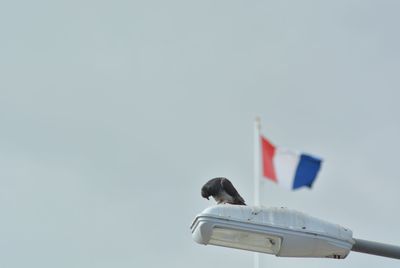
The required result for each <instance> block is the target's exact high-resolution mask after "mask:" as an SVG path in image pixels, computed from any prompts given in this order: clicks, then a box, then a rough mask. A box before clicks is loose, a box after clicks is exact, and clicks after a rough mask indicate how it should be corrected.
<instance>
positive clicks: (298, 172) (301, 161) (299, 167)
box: [260, 136, 322, 190]
mask: <svg viewBox="0 0 400 268" xmlns="http://www.w3.org/2000/svg"><path fill="white" fill-rule="evenodd" d="M260 138H261V155H262V157H261V160H262V174H263V176H264V177H266V178H267V179H270V180H272V181H274V182H276V183H278V184H279V185H281V186H284V187H286V188H289V189H292V190H294V189H297V188H300V187H303V186H305V187H309V188H311V186H312V184H313V182H314V181H315V178H316V177H317V174H318V171H319V170H320V168H321V163H322V160H321V159H319V158H317V157H314V156H311V155H309V154H302V153H297V152H294V151H290V150H287V149H284V148H280V147H276V146H274V145H273V144H272V143H271V142H269V141H268V140H267V139H266V138H265V137H263V136H260Z"/></svg>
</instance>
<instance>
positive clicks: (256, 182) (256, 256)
mask: <svg viewBox="0 0 400 268" xmlns="http://www.w3.org/2000/svg"><path fill="white" fill-rule="evenodd" d="M260 128H261V123H260V118H259V117H258V116H257V117H256V119H255V120H254V205H255V206H259V205H260ZM259 267H260V254H259V253H254V268H259Z"/></svg>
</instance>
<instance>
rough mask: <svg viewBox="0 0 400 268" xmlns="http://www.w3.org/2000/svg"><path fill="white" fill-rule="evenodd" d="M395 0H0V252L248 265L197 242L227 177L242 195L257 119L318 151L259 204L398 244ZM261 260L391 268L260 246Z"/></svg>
mask: <svg viewBox="0 0 400 268" xmlns="http://www.w3.org/2000/svg"><path fill="white" fill-rule="evenodd" d="M399 9H400V3H399V2H398V1H389V0H384V1H355V0H350V1H348V0H346V1H344V0H340V1H237V0H229V1H227V0H217V1H209V0H204V1H187V0H185V1H183V0H171V1H157V0H150V1H119V0H117V1H90V0H80V1H74V0H72V1H71V0H69V1H65V0H61V1H45V0H38V1H24V0H21V1H3V2H1V3H0V33H1V42H0V74H1V79H0V130H1V131H0V213H1V217H0V219H1V220H0V237H1V238H0V267H7V268H22V267H24V268H25V267H40V268H50V267H59V268H63V267H65V268H67V267H68V268H71V267H74V268H87V267H96V268H102V267H119V268H126V267H161V266H162V267H178V268H179V267H193V268H196V267H202V268H203V267H205V266H210V267H221V266H224V267H225V266H228V267H231V268H236V267H237V268H238V267H251V266H252V265H253V264H252V262H253V253H251V252H248V251H241V250H235V249H228V248H222V247H215V246H203V245H199V244H196V243H195V242H194V241H193V240H192V237H191V233H190V229H189V227H190V224H191V222H192V220H193V219H194V218H195V216H196V215H197V214H199V213H200V212H201V211H203V210H204V209H205V208H207V207H208V206H211V205H213V204H214V202H213V201H212V200H210V201H208V200H206V199H203V198H201V196H200V188H201V186H202V185H203V184H204V183H205V182H206V181H207V180H209V179H210V178H213V177H217V176H225V177H227V178H229V179H230V180H231V181H232V182H233V184H234V185H235V186H236V188H237V189H238V191H239V192H240V194H241V195H242V196H243V197H244V199H245V200H246V202H247V203H248V204H249V205H251V204H252V203H254V198H253V154H254V152H253V150H254V149H253V135H254V133H253V131H254V130H253V124H254V119H255V117H256V116H259V117H260V118H261V124H262V133H263V134H264V135H265V136H266V137H268V138H269V139H270V140H271V141H272V142H273V143H274V144H276V145H279V146H284V147H287V148H291V149H294V150H299V151H304V152H307V153H312V154H315V155H317V156H320V157H322V158H323V159H324V163H323V167H322V170H321V172H320V173H319V176H318V178H317V181H316V182H315V184H314V186H313V189H311V190H308V189H300V190H298V191H295V192H290V191H287V190H286V189H283V188H280V187H279V186H277V185H275V184H274V183H272V182H269V181H266V180H264V181H263V182H262V185H261V203H262V204H263V205H264V206H267V207H268V206H286V207H288V208H291V209H296V210H299V211H302V212H305V213H307V214H309V215H312V216H314V217H317V218H320V219H324V220H326V221H330V222H333V223H337V224H340V225H342V226H345V227H348V228H350V229H351V230H352V231H353V234H354V237H356V238H361V239H367V240H373V241H379V242H384V243H390V244H395V245H400V233H399V231H398V226H400V216H399V213H398V211H399V204H400V195H399V194H398V189H399V188H400V177H399V175H398V174H397V173H396V172H397V168H396V166H397V165H398V162H397V159H398V152H399V151H400V141H399V139H398V137H399V136H400V123H399V122H400V121H399V115H400V106H399V105H398V100H399V98H400V91H399V90H398V88H399V86H400V80H399V76H398V71H396V70H399V67H400V52H399V47H400V37H399V35H398V25H399V23H400V17H399V16H398V13H399ZM260 262H261V267H271V268H272V267H273V268H280V267H297V268H303V267H307V268H313V267H327V268H331V267H341V268H342V267H344V268H346V267H363V266H364V267H365V266H368V267H376V266H378V265H380V266H382V267H386V268H392V267H398V265H399V262H398V260H393V259H389V258H383V257H378V256H373V255H367V254H361V253H357V252H351V253H350V255H349V256H348V257H347V258H346V259H344V260H333V259H302V258H280V257H275V256H273V255H262V256H261V259H260Z"/></svg>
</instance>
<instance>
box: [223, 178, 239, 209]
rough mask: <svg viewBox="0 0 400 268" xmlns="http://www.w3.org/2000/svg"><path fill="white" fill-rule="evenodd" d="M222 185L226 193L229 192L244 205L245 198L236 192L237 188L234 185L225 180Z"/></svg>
mask: <svg viewBox="0 0 400 268" xmlns="http://www.w3.org/2000/svg"><path fill="white" fill-rule="evenodd" d="M221 185H222V187H223V188H224V190H225V192H227V193H228V194H229V195H231V196H232V197H233V198H235V199H237V200H239V201H240V202H242V203H243V204H244V200H243V198H242V197H241V196H240V194H239V193H238V191H236V189H235V187H233V184H232V183H231V182H230V181H229V180H228V179H225V178H224V179H222V180H221Z"/></svg>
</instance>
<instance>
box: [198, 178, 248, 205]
mask: <svg viewBox="0 0 400 268" xmlns="http://www.w3.org/2000/svg"><path fill="white" fill-rule="evenodd" d="M201 196H202V197H204V198H206V199H207V200H209V197H210V196H212V197H214V199H215V201H216V202H217V203H218V204H226V203H228V204H232V205H244V206H246V203H245V201H244V199H243V198H242V197H241V196H240V194H239V193H238V191H236V189H235V187H234V186H233V184H232V183H231V182H230V181H229V180H228V179H227V178H224V177H217V178H213V179H211V180H209V181H208V182H207V183H206V184H204V186H203V187H202V188H201Z"/></svg>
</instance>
